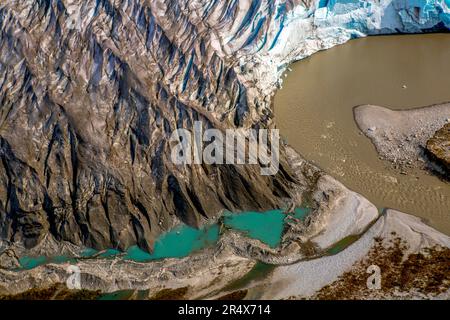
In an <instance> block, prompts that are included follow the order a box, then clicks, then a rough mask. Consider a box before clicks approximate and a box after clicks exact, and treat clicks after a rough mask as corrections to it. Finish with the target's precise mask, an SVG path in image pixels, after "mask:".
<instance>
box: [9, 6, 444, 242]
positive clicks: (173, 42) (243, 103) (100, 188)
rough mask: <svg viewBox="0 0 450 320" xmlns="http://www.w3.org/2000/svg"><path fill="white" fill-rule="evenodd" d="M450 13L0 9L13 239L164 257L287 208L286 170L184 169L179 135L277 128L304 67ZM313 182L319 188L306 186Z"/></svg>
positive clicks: (436, 23) (426, 26)
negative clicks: (190, 240)
mask: <svg viewBox="0 0 450 320" xmlns="http://www.w3.org/2000/svg"><path fill="white" fill-rule="evenodd" d="M449 4H450V2H449V1H448V0H445V1H443V0H442V1H400V0H398V1H386V0H381V1H350V0H344V1H324V0H320V1H308V0H304V1H300V0H277V1H271V0H227V1H226V0H208V1H205V0H191V1H187V0H86V1H85V0H34V1H26V0H8V1H6V0H2V1H1V2H0V101H1V104H0V158H1V162H0V238H1V239H3V240H6V241H8V242H17V243H22V244H24V245H25V246H27V247H33V246H35V245H36V244H39V243H40V242H42V240H43V239H48V238H49V237H52V238H53V239H56V240H57V241H68V242H71V243H73V244H76V245H82V246H89V247H93V248H106V247H117V248H121V249H124V248H127V247H129V246H130V245H133V244H138V245H139V246H140V247H141V248H143V249H145V250H150V249H151V247H152V245H153V242H154V239H155V237H156V236H157V235H159V234H160V233H161V232H163V231H164V230H167V229H168V228H170V227H171V226H172V225H173V224H174V223H178V222H179V221H183V222H185V223H188V224H190V225H198V224H200V223H202V222H204V221H206V220H207V219H209V218H211V217H212V216H214V215H215V214H217V213H218V212H219V211H220V210H222V209H227V210H232V211H238V210H250V209H253V210H263V209H268V208H273V207H277V206H281V205H282V203H283V202H284V199H285V198H290V197H292V195H293V193H294V189H295V188H296V187H298V186H305V185H307V182H306V181H296V180H295V179H294V178H293V177H292V174H291V173H290V168H289V165H288V161H287V159H286V155H285V152H284V150H281V160H282V163H281V170H280V172H279V174H278V175H276V176H274V177H262V176H260V175H259V174H257V172H259V168H258V167H257V166H231V165H230V166H206V165H204V166H185V167H179V166H174V165H173V164H172V163H171V162H170V160H169V152H170V150H169V144H168V143H169V142H168V138H169V136H170V133H171V132H172V131H173V130H174V129H176V128H181V127H184V128H190V127H191V126H192V123H193V122H194V121H196V120H202V121H203V123H204V125H205V127H208V128H209V127H214V128H218V129H221V130H223V129H225V128H232V127H253V128H262V127H270V126H272V125H273V117H272V112H271V109H270V99H271V94H272V93H273V92H274V90H275V88H276V85H277V84H278V83H279V78H280V74H281V72H282V71H283V70H284V68H285V67H286V66H287V64H288V63H289V62H291V61H293V60H296V59H300V58H302V57H306V56H308V55H311V54H312V53H313V52H316V51H318V50H321V49H325V48H329V47H331V46H333V45H336V44H339V43H343V42H345V41H347V40H349V39H351V38H354V37H361V36H365V35H369V34H378V33H395V32H421V31H433V30H439V29H446V28H447V27H448V26H449V25H450V14H449V9H448V5H449ZM305 179H306V178H305Z"/></svg>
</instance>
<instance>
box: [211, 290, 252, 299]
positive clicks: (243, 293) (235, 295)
mask: <svg viewBox="0 0 450 320" xmlns="http://www.w3.org/2000/svg"><path fill="white" fill-rule="evenodd" d="M247 293H248V290H238V291H234V292H231V293H229V294H226V295H224V296H221V297H219V298H217V300H243V299H244V298H245V297H246V296H247Z"/></svg>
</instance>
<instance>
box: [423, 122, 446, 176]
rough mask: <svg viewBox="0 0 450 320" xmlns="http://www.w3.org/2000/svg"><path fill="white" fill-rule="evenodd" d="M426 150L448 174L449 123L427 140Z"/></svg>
mask: <svg viewBox="0 0 450 320" xmlns="http://www.w3.org/2000/svg"><path fill="white" fill-rule="evenodd" d="M427 151H428V153H429V154H430V155H431V157H432V158H433V159H434V160H436V162H438V163H439V164H440V165H441V166H442V168H444V170H446V171H447V175H448V176H450V123H447V124H446V125H445V126H443V127H442V128H441V129H439V130H438V131H436V133H435V134H434V136H433V137H432V138H431V139H430V140H428V142H427Z"/></svg>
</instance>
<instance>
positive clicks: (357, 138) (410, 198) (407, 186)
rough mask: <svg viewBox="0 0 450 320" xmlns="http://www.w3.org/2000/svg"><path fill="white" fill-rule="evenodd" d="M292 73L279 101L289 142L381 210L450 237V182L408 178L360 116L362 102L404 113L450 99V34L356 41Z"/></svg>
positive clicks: (280, 122) (278, 115)
mask: <svg viewBox="0 0 450 320" xmlns="http://www.w3.org/2000/svg"><path fill="white" fill-rule="evenodd" d="M291 69H292V72H290V73H288V74H287V77H286V79H285V81H284V83H283V88H282V89H280V90H279V91H278V92H277V94H276V96H275V100H274V108H275V120H276V123H277V126H278V128H279V129H280V132H281V135H282V137H283V138H285V139H286V141H287V142H288V143H289V144H290V145H291V146H292V147H294V148H295V149H296V150H297V151H298V152H299V153H300V154H302V155H303V157H305V158H306V159H308V160H311V161H312V162H314V163H315V164H317V165H318V166H319V167H321V168H322V169H324V170H325V171H326V172H328V173H329V174H331V175H332V176H334V177H335V178H337V179H338V180H339V181H341V182H342V183H344V184H345V185H346V186H347V187H348V188H350V189H352V190H354V191H356V192H358V193H360V194H362V195H364V196H365V197H366V198H367V199H369V200H370V201H371V202H372V203H374V204H375V205H377V206H378V207H379V208H387V207H388V208H395V209H398V210H400V211H403V212H406V213H410V214H414V215H416V216H418V217H421V218H424V220H425V221H426V222H427V223H428V224H429V225H431V226H432V227H434V228H436V229H438V230H440V231H442V232H444V233H446V234H448V235H450V183H448V182H445V181H442V180H440V179H439V178H437V177H435V176H433V175H430V174H428V173H426V172H424V171H421V170H414V171H413V172H412V174H408V175H402V174H401V173H400V172H399V171H397V170H395V169H394V168H392V166H391V165H390V164H389V163H387V162H386V161H383V160H380V159H379V156H378V154H377V152H376V150H375V147H374V146H373V145H372V143H371V141H370V140H369V139H368V138H366V137H365V136H364V135H362V134H361V132H360V130H359V129H358V127H357V125H356V123H355V121H354V118H353V108H354V107H355V106H357V105H363V104H372V105H379V106H384V107H389V108H391V109H394V110H400V109H410V108H413V107H419V106H427V105H431V104H437V103H442V102H447V101H450V34H427V35H402V36H379V37H368V38H363V39H357V40H352V41H350V42H348V43H346V44H344V45H341V46H337V47H334V48H332V49H329V50H326V51H322V52H319V53H317V54H314V55H313V56H311V57H309V58H307V59H305V60H302V61H299V62H297V63H295V64H293V65H292V66H291ZM404 85H406V88H405V87H404ZM449 118H450V115H449Z"/></svg>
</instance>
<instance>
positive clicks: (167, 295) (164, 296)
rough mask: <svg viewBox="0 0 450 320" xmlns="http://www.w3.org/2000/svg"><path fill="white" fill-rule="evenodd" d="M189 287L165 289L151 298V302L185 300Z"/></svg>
mask: <svg viewBox="0 0 450 320" xmlns="http://www.w3.org/2000/svg"><path fill="white" fill-rule="evenodd" d="M187 291H188V287H183V288H177V289H163V290H161V291H159V292H157V293H155V294H154V295H153V296H151V297H150V298H149V300H183V299H184V298H185V295H186V293H187Z"/></svg>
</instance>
